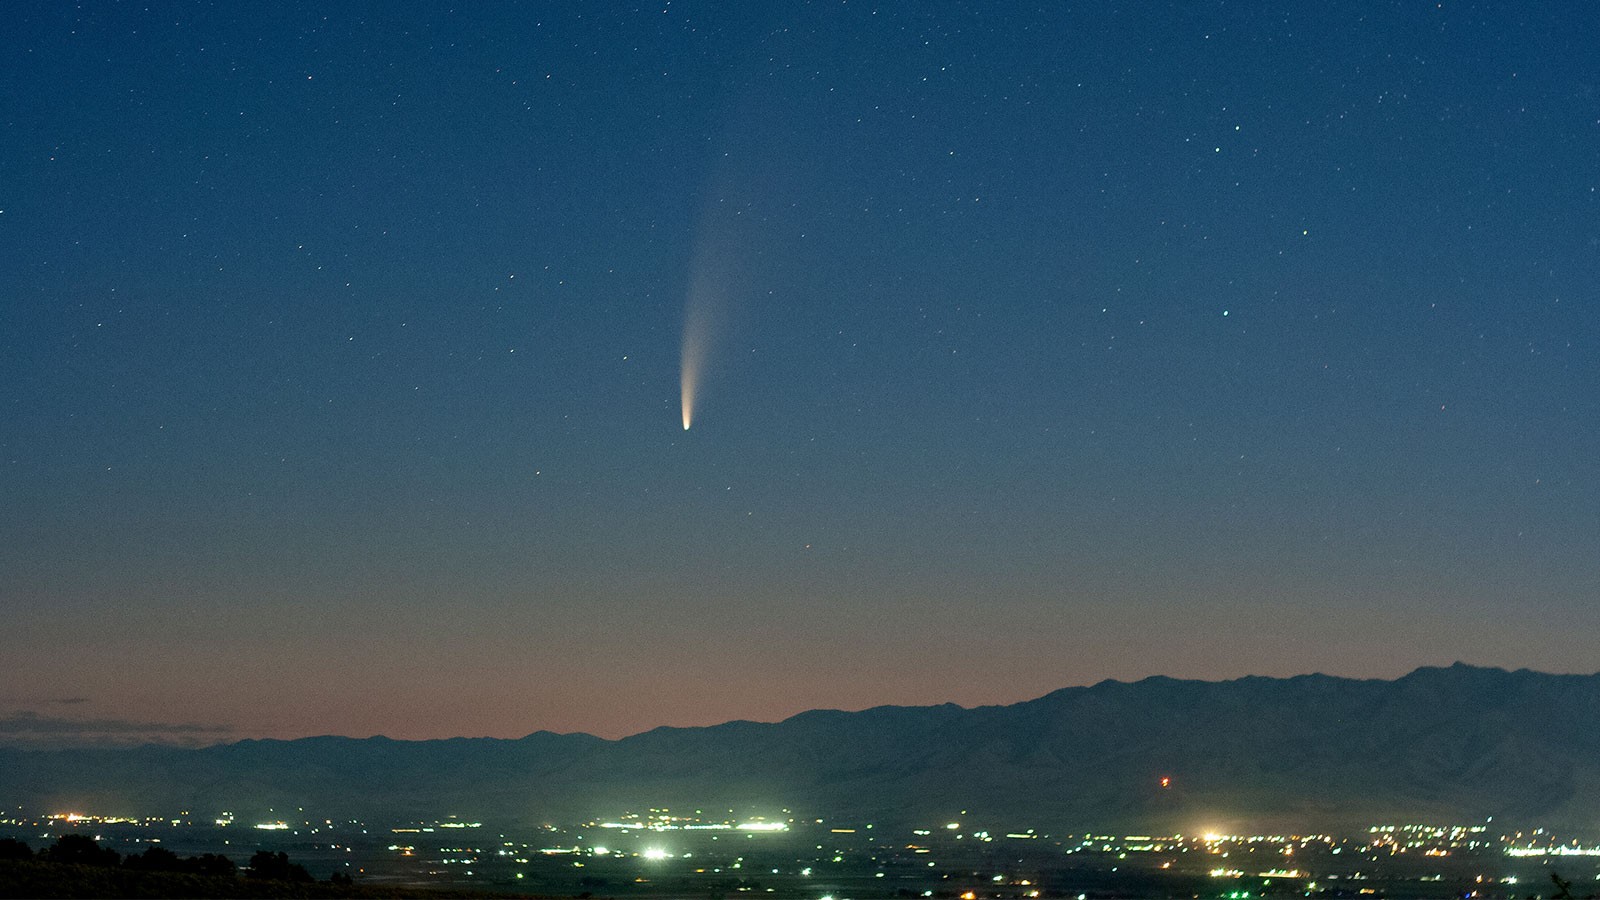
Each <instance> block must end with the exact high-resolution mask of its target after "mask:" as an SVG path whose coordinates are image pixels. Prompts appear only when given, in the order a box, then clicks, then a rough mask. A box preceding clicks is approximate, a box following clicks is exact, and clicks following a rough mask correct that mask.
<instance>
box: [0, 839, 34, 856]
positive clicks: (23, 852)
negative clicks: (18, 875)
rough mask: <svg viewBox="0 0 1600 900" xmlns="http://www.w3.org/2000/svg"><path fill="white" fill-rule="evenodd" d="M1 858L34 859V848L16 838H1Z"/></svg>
mask: <svg viewBox="0 0 1600 900" xmlns="http://www.w3.org/2000/svg"><path fill="white" fill-rule="evenodd" d="M0 859H33V848H32V847H29V846H28V845H27V844H24V843H23V842H21V841H19V840H16V839H15V838H0Z"/></svg>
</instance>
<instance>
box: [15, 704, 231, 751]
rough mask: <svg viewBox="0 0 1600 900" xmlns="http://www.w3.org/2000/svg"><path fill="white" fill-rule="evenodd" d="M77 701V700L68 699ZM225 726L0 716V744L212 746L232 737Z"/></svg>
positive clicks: (31, 714) (23, 714)
mask: <svg viewBox="0 0 1600 900" xmlns="http://www.w3.org/2000/svg"><path fill="white" fill-rule="evenodd" d="M67 699H68V700H71V701H74V702H75V701H76V699H77V698H67ZM232 732H233V729H232V728H230V727H229V726H226V725H211V724H201V723H195V722H135V721H130V720H128V719H71V718H64V717H61V716H45V715H40V714H39V713H36V712H28V711H22V712H14V713H11V714H9V715H6V716H0V744H9V745H11V746H14V747H31V748H38V747H52V748H53V747H84V746H129V745H135V744H181V745H185V746H195V745H199V744H213V743H216V742H218V741H220V740H223V739H224V738H226V737H228V736H229V735H230V734H232Z"/></svg>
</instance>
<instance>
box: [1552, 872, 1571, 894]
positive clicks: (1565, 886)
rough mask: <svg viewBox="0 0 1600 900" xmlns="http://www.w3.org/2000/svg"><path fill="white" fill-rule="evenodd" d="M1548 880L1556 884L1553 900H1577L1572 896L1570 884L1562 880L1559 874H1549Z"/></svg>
mask: <svg viewBox="0 0 1600 900" xmlns="http://www.w3.org/2000/svg"><path fill="white" fill-rule="evenodd" d="M1550 880H1551V881H1553V882H1555V883H1556V896H1555V900H1577V898H1576V897H1573V896H1572V882H1570V881H1568V880H1566V879H1565V878H1562V877H1561V875H1560V873H1558V872H1551V873H1550Z"/></svg>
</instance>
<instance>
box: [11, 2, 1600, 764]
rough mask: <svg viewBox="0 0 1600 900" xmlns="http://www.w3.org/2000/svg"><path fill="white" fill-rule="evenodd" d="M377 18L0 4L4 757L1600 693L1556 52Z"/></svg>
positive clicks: (1596, 325) (902, 26)
mask: <svg viewBox="0 0 1600 900" xmlns="http://www.w3.org/2000/svg"><path fill="white" fill-rule="evenodd" d="M356 6H357V5H356V4H343V3H340V4H325V5H316V4H307V3H293V2H290V3H282V4H262V5H259V6H256V7H254V8H251V9H245V8H243V5H240V4H232V3H198V4H196V3H182V4H174V3H159V2H157V3H151V4H142V3H110V2H94V3H84V4H81V5H79V6H78V7H74V6H73V5H71V4H67V3H57V2H38V3H23V4H21V5H13V6H12V7H10V8H9V10H8V12H7V15H6V19H7V24H6V29H5V35H4V37H0V61H3V62H0V84H3V85H4V94H3V96H4V98H5V99H4V103H3V104H0V124H3V130H0V210H3V211H0V604H3V608H4V609H3V615H4V622H5V624H4V626H3V627H0V675H3V678H0V740H4V739H6V738H7V737H8V735H9V737H10V738H11V739H14V740H29V739H32V738H30V737H29V736H28V735H30V734H31V735H32V736H33V737H34V738H36V737H37V736H38V735H39V734H43V733H49V734H54V735H57V736H60V735H69V736H70V735H75V734H84V735H89V736H91V737H98V738H108V739H118V740H126V739H132V738H133V737H135V736H136V737H139V738H143V737H157V738H167V739H174V740H187V741H194V740H215V739H223V738H237V737H249V736H277V737H294V736H302V735H310V734H322V733H337V734H350V735H360V736H364V735H369V734H374V733H382V734H387V735H390V736H394V737H407V738H421V737H445V736H451V735H495V736H507V737H509V736H520V735H522V734H526V733H528V732H531V731H534V730H537V729H541V728H544V729H551V730H557V731H574V730H581V731H589V732H593V733H596V734H600V735H604V736H608V737H616V736H621V735H625V734H630V733H634V732H637V731H641V730H645V729H648V728H651V727H655V726H658V725H702V724H711V723H715V722H720V721H725V720H728V719H733V718H750V719H758V720H774V719H778V718H782V717H785V716H787V715H790V714H793V713H795V712H799V711H801V710H804V709H808V708H814V707H837V708H846V709H858V708H863V707H867V706H873V705H878V704H885V703H897V704H929V703H940V702H946V701H953V702H956V703H960V704H963V705H972V704H985V703H1009V702H1015V701H1018V700H1023V699H1028V698H1031V697H1034V696H1037V695H1040V694H1043V693H1046V692H1048V691H1050V690H1053V689H1055V688H1060V687H1065V686H1069V685H1080V684H1089V683H1093V682H1096V681H1099V680H1101V679H1104V678H1118V679H1136V678H1140V677H1144V676H1147V675H1152V674H1166V675H1173V676H1179V677H1194V678H1206V679H1217V678H1231V677H1237V676H1242V675H1246V674H1261V675H1275V676H1282V675H1293V674H1299V673H1306V672H1315V671H1320V672H1326V673H1329V674H1335V675H1348V676H1359V677H1384V678H1389V677H1394V676H1397V675H1400V674H1402V673H1404V672H1406V671H1409V670H1410V669H1412V668H1414V667H1416V666H1419V665H1435V664H1448V663H1450V662H1452V661H1455V660H1464V661H1467V662H1472V663H1477V664H1484V665H1497V666H1505V667H1522V666H1527V667H1531V668H1535V669H1542V670H1546V671H1559V672H1593V671H1595V670H1597V669H1600V642H1597V639H1596V637H1595V636H1596V634H1600V602H1597V601H1600V297H1597V293H1600V193H1597V190H1600V56H1596V54H1595V52H1594V48H1595V47H1597V46H1600V16H1596V14H1595V10H1594V9H1593V7H1592V6H1591V5H1590V4H1587V3H1578V2H1573V3H1548V4H1521V3H1487V4H1484V3H1458V2H1445V3H1441V4H1437V5H1436V4H1433V3H1412V2H1396V3H1378V2H1330V3H1289V4H1283V3H1266V2H1260V3H1237V2H1228V3H1218V2H1209V3H1199V2H1197V3H1188V2H1184V3H1173V4H1155V3H1082V4H1072V5H1068V4H1065V3H1044V4H1039V5H1033V4H1027V5H1024V4H1004V3H1002V4H990V3H970V4H959V3H895V4H883V5H877V6H874V5H873V4H871V3H864V2H849V3H838V2H817V3H809V4H763V3H749V4H747V3H732V2H729V3H682V2H676V0H675V2H671V3H665V2H663V3H662V4H658V5H655V6H645V7H628V6H623V5H619V4H610V3H590V4H548V5H547V4H524V5H520V6H518V5H512V4H502V3H491V4H473V5H471V6H472V7H473V8H471V9H466V10H454V11H449V10H444V9H440V8H438V7H437V6H436V5H434V4H424V3H417V4H404V3H374V4H370V5H367V6H366V7H365V8H361V9H358V8H356ZM686 328H687V329H688V330H689V334H688V335H687V337H686V334H685V330H686ZM686 347H687V348H689V350H690V351H691V356H692V357H693V359H694V360H697V361H698V365H697V366H693V368H694V369H695V371H696V373H697V375H698V377H697V379H696V384H695V387H696V390H695V400H694V404H693V406H694V409H693V423H692V428H690V429H688V430H685V429H684V426H683V417H682V409H681V401H680V370H681V368H682V366H683V360H682V358H681V354H682V353H683V352H684V349H685V348H686ZM24 732H26V733H27V734H24Z"/></svg>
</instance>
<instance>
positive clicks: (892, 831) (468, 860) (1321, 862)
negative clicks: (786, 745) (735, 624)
mask: <svg viewBox="0 0 1600 900" xmlns="http://www.w3.org/2000/svg"><path fill="white" fill-rule="evenodd" d="M317 813H318V811H316V810H312V809H293V810H279V811H274V813H273V815H272V816H271V817H268V818H265V819H259V820H258V819H256V818H239V817H235V816H234V815H233V814H232V813H230V812H228V811H225V810H217V811H205V812H202V811H200V810H186V811H180V812H177V813H175V814H172V815H168V814H155V813H152V812H143V811H138V810H117V811H110V810H30V809H22V808H12V809H10V810H7V811H6V812H5V814H4V816H3V818H0V838H10V839H13V840H16V841H20V842H22V843H25V844H28V845H29V846H30V847H32V848H34V849H36V850H43V849H44V848H46V847H48V846H49V845H50V844H51V843H52V842H55V841H58V840H59V839H60V838H61V837H62V836H64V835H74V834H76V835H84V836H90V837H93V838H94V839H95V841H96V842H98V844H99V845H100V846H101V847H104V848H108V849H111V850H115V851H117V852H118V853H120V854H122V855H123V856H125V857H126V856H131V855H133V854H138V853H141V852H142V851H144V850H146V849H148V848H149V847H152V846H156V847H161V848H164V849H166V850H169V851H172V852H173V853H176V854H179V855H195V856H198V855H202V854H217V855H221V856H226V857H228V858H230V859H234V860H236V861H238V862H240V863H241V864H242V863H243V862H244V861H245V860H247V859H249V858H251V857H252V856H253V855H255V854H257V853H259V852H260V851H263V850H265V851H268V852H272V853H284V854H287V856H288V857H289V858H290V859H292V860H293V861H294V862H295V863H296V864H298V865H300V866H303V867H304V868H305V870H306V871H308V872H309V873H311V874H312V875H313V876H314V877H316V878H317V879H319V880H326V879H330V878H331V879H333V880H334V881H336V882H340V883H344V882H345V879H347V878H348V879H350V881H351V882H353V883H354V884H357V885H361V884H365V885H371V886H375V887H378V886H383V887H392V888H406V889H428V888H434V889H445V888H447V889H452V890H462V889H467V890H475V891H484V892H507V893H516V894H529V895H541V896H569V897H722V898H733V897H739V896H770V897H774V898H805V900H865V898H919V897H929V898H940V900H1026V898H1051V897H1066V898H1080V900H1087V898H1093V897H1101V898H1104V897H1209V898H1224V900H1246V898H1258V897H1272V896H1278V897H1288V896H1305V897H1352V898H1361V897H1397V898H1418V897H1464V898H1474V897H1483V898H1512V897H1518V898H1527V897H1536V896H1544V897H1559V896H1569V897H1584V896H1590V895H1593V894H1594V893H1595V892H1596V891H1597V890H1600V835H1583V834H1568V833H1562V832H1558V831H1554V830H1549V829H1545V828H1541V827H1538V826H1537V825H1533V824H1528V823H1524V824H1521V825H1518V826H1515V827H1513V826H1510V825H1505V824H1502V823H1498V822H1495V821H1494V820H1488V821H1484V822H1475V823H1433V824H1421V823H1381V824H1374V825H1372V826H1371V827H1369V828H1367V829H1365V830H1364V831H1358V832H1353V833H1344V834H1341V833H1307V834H1268V833H1262V834H1221V833H1209V832H1208V833H1172V834H1154V833H1152V834H1125V833H1121V832H1103V831H1099V830H1096V829H1094V828H1093V827H1092V825H1091V827H1087V828H1085V829H1084V830H1082V831H1078V832H1075V833H1056V832H1045V831H1042V830H1039V829H1036V828H1033V827H1029V826H1028V823H1024V822H998V821H987V820H985V819H984V818H983V817H982V816H978V815H971V814H968V812H967V811H963V810H952V811H951V815H950V816H949V817H947V818H946V819H945V820H942V821H929V822H927V823H925V825H923V826H922V827H912V828H905V827H900V826H894V827H890V826H884V825H879V824H877V823H873V822H854V821H839V820H833V819H828V818H822V817H816V816H807V815H805V811H802V810H788V809H784V810H771V811H767V812H766V813H765V814H762V813H758V812H757V811H736V810H727V809H722V810H709V809H648V808H647V809H641V810H639V811H636V812H626V813H623V812H619V813H617V814H616V815H614V816H602V817H599V818H596V819H595V820H593V821H589V822H583V823H571V824H546V825H542V826H537V827H532V828H529V827H526V826H517V827H497V826H496V825H495V824H494V823H490V822H478V821H468V820H465V819H460V818H456V817H454V816H450V815H448V814H446V813H441V815H440V816H439V817H438V818H435V819H431V820H428V821H403V822H401V821H394V822H375V821H357V820H352V819H341V818H337V817H331V816H319V815H318V814H317Z"/></svg>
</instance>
